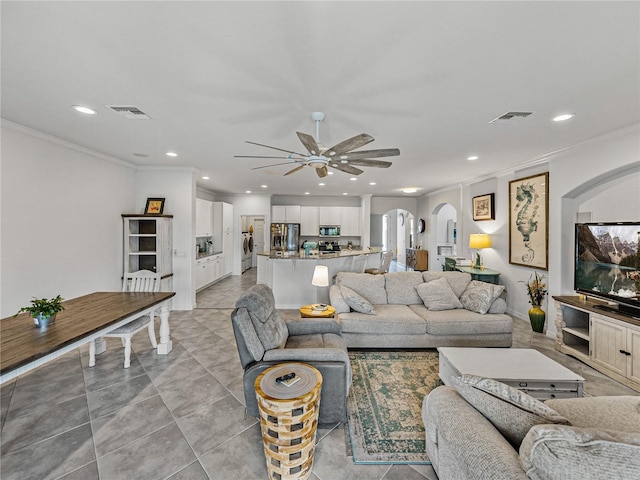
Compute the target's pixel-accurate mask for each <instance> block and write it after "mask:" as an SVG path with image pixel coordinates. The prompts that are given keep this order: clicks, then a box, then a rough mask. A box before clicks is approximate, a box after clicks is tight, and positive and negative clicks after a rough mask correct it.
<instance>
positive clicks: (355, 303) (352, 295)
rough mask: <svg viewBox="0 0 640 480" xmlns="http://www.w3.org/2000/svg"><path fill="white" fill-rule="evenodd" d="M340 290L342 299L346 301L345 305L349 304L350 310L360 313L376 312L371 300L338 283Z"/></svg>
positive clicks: (369, 313)
mask: <svg viewBox="0 0 640 480" xmlns="http://www.w3.org/2000/svg"><path fill="white" fill-rule="evenodd" d="M340 291H341V292H342V297H343V298H344V301H345V302H347V305H349V307H351V309H352V310H355V311H356V312H360V313H366V314H368V315H372V314H374V313H376V310H375V308H373V305H371V302H369V300H367V299H366V298H364V297H363V296H362V295H360V294H359V293H357V292H355V291H353V290H352V289H350V288H349V287H345V286H344V285H340Z"/></svg>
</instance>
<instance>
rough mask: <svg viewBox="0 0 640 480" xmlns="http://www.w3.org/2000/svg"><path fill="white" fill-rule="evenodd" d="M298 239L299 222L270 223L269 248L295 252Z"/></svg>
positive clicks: (297, 246)
mask: <svg viewBox="0 0 640 480" xmlns="http://www.w3.org/2000/svg"><path fill="white" fill-rule="evenodd" d="M299 241H300V224H299V223H272V224H271V250H272V251H280V252H297V251H298V248H300V247H299V245H298V242H299Z"/></svg>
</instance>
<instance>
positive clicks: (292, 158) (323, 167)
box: [235, 112, 400, 178]
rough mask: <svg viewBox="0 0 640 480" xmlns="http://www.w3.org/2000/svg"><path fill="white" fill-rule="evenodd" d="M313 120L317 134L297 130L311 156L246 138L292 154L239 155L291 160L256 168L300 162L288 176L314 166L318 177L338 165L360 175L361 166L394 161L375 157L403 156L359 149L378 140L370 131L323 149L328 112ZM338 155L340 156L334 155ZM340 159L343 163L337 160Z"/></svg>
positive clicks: (390, 150) (393, 151) (316, 114)
mask: <svg viewBox="0 0 640 480" xmlns="http://www.w3.org/2000/svg"><path fill="white" fill-rule="evenodd" d="M311 119H312V120H313V121H314V122H316V137H315V138H313V137H312V136H311V135H309V134H306V133H302V132H296V134H297V135H298V139H300V142H301V143H302V145H304V148H305V149H306V150H307V152H309V155H306V154H303V153H298V152H294V151H291V150H285V149H282V148H277V147H272V146H270V145H264V144H261V143H256V142H250V141H248V140H247V141H246V143H250V144H252V145H258V146H260V147H265V148H270V149H272V150H278V151H280V152H284V153H288V155H287V156H280V157H273V156H252V155H236V156H235V157H236V158H279V159H285V160H289V161H288V162H283V163H275V164H271V165H264V166H262V167H254V168H252V170H259V169H261V168H268V167H275V166H278V165H296V167H295V168H293V169H292V170H289V171H288V172H286V173H285V174H284V175H285V176H287V175H291V174H292V173H296V172H299V171H300V170H302V168H303V167H307V166H308V167H313V168H314V169H315V171H316V174H317V175H318V177H320V178H323V177H326V176H327V175H328V173H329V172H328V169H327V167H331V168H335V169H336V170H340V171H341V172H344V173H348V174H350V175H360V174H361V173H364V171H363V170H360V169H359V168H356V167H355V165H357V166H359V167H377V168H388V167H390V166H391V162H388V161H384V160H372V159H373V158H380V157H394V156H397V155H400V150H399V149H397V148H387V149H379V150H360V151H356V149H358V148H360V147H363V146H365V145H367V144H368V143H371V142H373V141H374V140H375V139H374V138H373V137H372V136H371V135H369V134H366V133H361V134H360V135H356V136H355V137H351V138H348V139H347V140H344V141H343V142H340V143H338V144H336V145H334V146H333V147H331V148H326V149H323V148H322V147H321V144H320V122H321V121H323V120H324V119H325V114H324V112H313V113H311ZM334 157H337V158H334ZM336 160H339V163H338V162H337V161H336Z"/></svg>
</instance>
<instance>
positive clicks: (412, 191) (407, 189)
mask: <svg viewBox="0 0 640 480" xmlns="http://www.w3.org/2000/svg"><path fill="white" fill-rule="evenodd" d="M402 191H403V192H404V193H416V192H417V191H418V189H417V188H415V187H408V188H403V189H402Z"/></svg>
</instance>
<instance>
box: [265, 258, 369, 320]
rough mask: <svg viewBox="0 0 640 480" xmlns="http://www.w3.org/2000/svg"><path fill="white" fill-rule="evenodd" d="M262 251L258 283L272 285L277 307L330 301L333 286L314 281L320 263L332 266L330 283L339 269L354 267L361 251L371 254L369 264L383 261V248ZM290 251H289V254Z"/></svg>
mask: <svg viewBox="0 0 640 480" xmlns="http://www.w3.org/2000/svg"><path fill="white" fill-rule="evenodd" d="M283 253H284V254H283V255H274V254H272V253H271V252H259V253H258V254H257V257H258V283H264V284H266V285H269V287H271V289H272V290H273V295H274V297H275V300H276V308H300V307H301V306H302V305H306V304H308V303H329V287H314V286H313V285H311V278H312V277H313V270H314V269H315V267H316V265H326V266H327V267H328V269H329V283H330V284H331V283H333V277H334V276H335V275H336V273H338V272H348V271H351V267H352V265H353V260H354V258H355V257H357V256H358V255H367V257H368V258H367V265H366V268H376V267H378V266H379V265H380V252H379V251H371V250H369V249H364V250H346V249H345V250H342V251H340V252H335V253H324V252H323V253H318V252H315V251H312V252H311V254H310V255H305V254H304V251H303V252H302V253H298V252H293V253H292V252H283ZM287 254H288V255H287Z"/></svg>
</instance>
